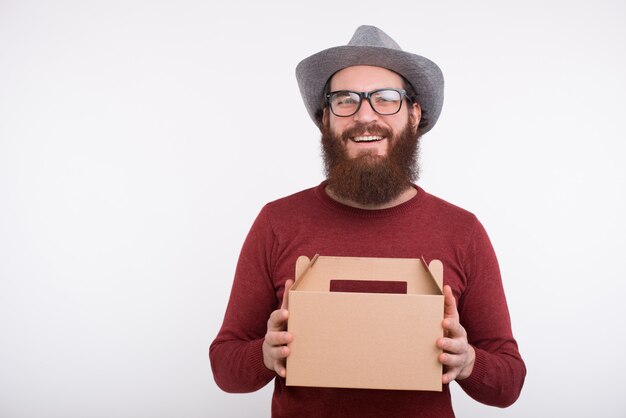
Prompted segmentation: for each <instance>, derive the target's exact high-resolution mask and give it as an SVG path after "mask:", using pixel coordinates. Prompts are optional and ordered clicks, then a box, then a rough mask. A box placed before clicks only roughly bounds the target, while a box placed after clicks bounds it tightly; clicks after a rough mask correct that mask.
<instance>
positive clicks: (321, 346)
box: [287, 255, 443, 391]
mask: <svg viewBox="0 0 626 418" xmlns="http://www.w3.org/2000/svg"><path fill="white" fill-rule="evenodd" d="M295 277H296V282H295V284H294V285H293V286H292V287H291V289H290V291H289V299H288V309H289V322H288V330H289V332H291V333H292V334H293V342H292V343H291V344H290V345H289V347H290V349H291V354H290V355H289V357H288V358H287V386H315V387H335V388H364V389H397V390H431V391H441V386H442V384H441V375H442V365H441V363H439V361H438V356H439V354H440V353H441V350H440V349H439V348H438V347H437V346H436V342H437V339H438V338H440V337H442V336H443V329H442V327H441V321H442V320H443V293H442V289H443V265H442V263H441V262H440V261H439V260H433V261H431V262H430V264H428V265H427V264H426V262H425V260H423V259H407V258H404V259H398V258H359V257H325V256H317V255H316V256H315V257H314V258H313V259H312V260H309V259H308V258H307V257H305V256H301V257H299V258H298V261H297V263H296V276H295ZM350 281H354V282H355V283H350ZM386 282H390V284H389V286H386ZM403 283H406V284H405V285H403ZM331 287H333V291H331ZM337 290H339V291H337ZM366 291H371V292H376V293H365V292H366ZM403 292H405V294H403Z"/></svg>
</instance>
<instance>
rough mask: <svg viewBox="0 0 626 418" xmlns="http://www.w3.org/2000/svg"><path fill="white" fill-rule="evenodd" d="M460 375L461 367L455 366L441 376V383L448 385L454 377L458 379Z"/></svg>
mask: <svg viewBox="0 0 626 418" xmlns="http://www.w3.org/2000/svg"><path fill="white" fill-rule="evenodd" d="M458 375H459V369H458V368H454V369H452V370H448V371H447V372H446V373H444V374H443V376H441V383H443V384H444V385H447V384H448V383H450V382H452V381H453V380H454V379H456V377H457V376H458Z"/></svg>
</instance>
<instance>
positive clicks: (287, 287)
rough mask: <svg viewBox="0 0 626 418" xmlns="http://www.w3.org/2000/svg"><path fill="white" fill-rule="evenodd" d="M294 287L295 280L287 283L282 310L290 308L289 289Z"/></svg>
mask: <svg viewBox="0 0 626 418" xmlns="http://www.w3.org/2000/svg"><path fill="white" fill-rule="evenodd" d="M292 285H293V280H291V279H289V280H287V281H286V282H285V292H284V293H283V303H282V304H281V305H280V309H288V307H289V289H291V286H292Z"/></svg>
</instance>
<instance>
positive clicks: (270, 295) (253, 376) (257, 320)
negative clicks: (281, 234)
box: [209, 207, 282, 393]
mask: <svg viewBox="0 0 626 418" xmlns="http://www.w3.org/2000/svg"><path fill="white" fill-rule="evenodd" d="M268 212H269V211H268V208H267V207H265V208H263V210H262V211H261V213H259V215H258V217H257V219H256V220H255V222H254V224H253V225H252V228H251V229H250V232H249V233H248V236H247V238H246V240H245V242H244V245H243V247H242V250H241V254H240V256H239V261H238V263H237V269H236V271H235V278H234V280H233V287H232V290H231V294H230V300H229V302H228V306H227V308H226V313H225V315H224V322H223V323H222V327H221V329H220V331H219V333H218V335H217V337H216V338H215V340H214V341H213V343H212V344H211V346H210V349H209V357H210V360H211V368H212V371H213V377H214V379H215V382H216V383H217V385H218V386H219V387H220V388H221V389H222V390H224V391H226V392H234V393H239V392H252V391H255V390H258V389H260V388H262V387H263V386H265V385H266V384H267V383H268V382H270V381H271V380H272V379H273V378H274V377H276V372H275V371H274V370H269V369H268V368H267V367H266V365H265V359H264V356H263V348H262V347H263V343H264V337H265V334H266V332H267V331H268V318H270V315H271V314H272V312H273V311H274V310H276V309H277V308H278V307H279V306H280V305H279V299H280V298H282V295H280V294H277V290H276V289H280V288H281V287H282V286H281V285H280V284H279V283H276V281H275V278H274V277H273V274H272V262H273V258H274V256H275V254H273V252H274V249H275V245H276V243H275V236H274V233H273V231H272V227H271V224H270V219H269V218H270V217H269V213H268ZM278 293H280V292H278Z"/></svg>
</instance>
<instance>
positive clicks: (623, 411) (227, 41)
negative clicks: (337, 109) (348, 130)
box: [0, 0, 626, 418]
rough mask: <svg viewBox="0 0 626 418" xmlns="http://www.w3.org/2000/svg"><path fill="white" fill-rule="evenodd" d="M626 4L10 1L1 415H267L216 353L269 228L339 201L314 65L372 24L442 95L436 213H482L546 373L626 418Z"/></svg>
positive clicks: (475, 407)
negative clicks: (213, 359)
mask: <svg viewBox="0 0 626 418" xmlns="http://www.w3.org/2000/svg"><path fill="white" fill-rule="evenodd" d="M624 22H626V4H625V3H624V2H623V1H622V0H615V1H609V0H604V1H593V2H592V1H571V0H568V1H565V0H563V1H552V2H550V1H541V0H530V1H529V0H526V1H507V2H504V1H496V0H494V1H466V2H461V1H459V2H452V1H438V2H433V1H428V2H426V1H415V0H412V1H403V2H382V1H380V0H378V1H345V2H339V1H315V2H307V3H304V2H302V3H301V2H294V1H292V2H288V1H285V2H271V1H248V2H242V1H230V2H228V4H226V3H224V2H220V3H214V2H211V1H188V0H185V1H176V2H174V1H159V2H155V1H121V0H119V1H101V2H88V1H78V0H75V1H54V2H52V1H51V2H44V1H41V2H36V1H7V0H2V1H0V416H2V417H11V418H13V417H16V418H17V417H63V418H68V417H151V418H152V417H218V416H219V417H262V416H268V415H269V410H270V397H271V385H270V386H268V387H266V388H265V389H263V390H261V391H259V392H257V393H254V394H244V395H232V394H226V393H223V392H221V391H220V390H219V389H218V388H217V386H216V385H215V383H214V382H213V378H212V375H211V371H210V366H209V361H208V356H207V348H208V345H209V344H210V342H211V341H212V339H213V338H214V336H215V334H216V333H217V331H218V329H219V326H220V325H221V321H222V316H223V313H224V309H225V306H226V303H227V300H228V295H229V291H230V285H231V280H232V276H233V272H234V268H235V264H236V261H237V256H238V253H239V250H240V247H241V244H242V242H243V239H244V237H245V235H246V233H247V231H248V228H249V227H250V225H251V223H252V221H253V219H254V217H255V216H256V214H257V213H258V211H259V210H260V208H261V207H262V205H263V204H264V203H266V202H268V201H270V200H273V199H276V198H279V197H282V196H285V195H287V194H291V193H293V192H296V191H299V190H301V189H304V188H308V187H311V186H314V185H316V184H318V183H319V182H320V181H321V180H322V171H321V160H320V158H319V154H320V149H319V133H318V132H317V130H316V128H315V126H314V125H313V123H312V122H311V121H310V120H309V118H308V116H307V114H306V111H305V109H304V106H303V104H302V101H301V99H300V96H299V92H298V89H297V84H296V80H295V77H294V69H295V66H296V64H297V63H298V62H299V61H300V60H301V59H303V58H305V57H307V56H309V55H311V54H313V53H315V52H318V51H320V50H322V49H325V48H328V47H332V46H337V45H341V44H345V43H347V41H348V40H349V39H350V37H351V36H352V33H353V32H354V30H355V29H356V27H357V26H358V25H359V24H374V25H377V26H379V27H380V28H382V29H383V30H385V31H386V32H387V33H388V34H390V35H391V36H392V37H393V38H394V39H396V40H397V41H398V43H399V44H400V45H401V46H402V47H403V48H404V49H405V50H408V51H411V52H415V53H419V54H422V55H424V56H426V57H429V58H431V59H432V60H434V61H435V62H437V63H438V64H439V65H440V67H441V68H442V70H443V72H444V75H445V78H446V99H445V103H444V110H443V113H442V115H441V118H440V120H439V122H438V124H437V126H436V127H435V129H434V130H433V131H431V132H430V133H428V134H427V135H425V136H424V138H423V153H422V164H423V176H422V179H421V180H420V184H421V185H422V187H424V188H425V189H426V190H427V191H429V192H431V193H433V194H435V195H438V196H440V197H442V198H444V199H446V200H448V201H450V202H453V203H455V204H457V205H459V206H462V207H464V208H466V209H468V210H470V211H472V212H474V213H476V214H477V215H478V217H479V219H481V221H482V222H483V223H484V225H485V226H486V228H487V231H489V233H490V236H491V238H492V241H493V244H494V246H495V248H496V252H497V254H498V256H499V260H500V263H501V269H502V272H503V279H504V285H505V288H506V291H507V295H508V301H509V308H510V311H511V316H512V320H513V327H514V332H515V335H516V337H517V339H518V342H519V346H520V350H521V352H522V355H523V356H524V359H525V361H526V363H527V367H528V376H527V380H526V384H525V387H524V390H523V392H522V395H521V397H520V399H519V400H518V401H517V403H516V404H514V405H513V406H512V407H510V408H508V409H505V410H501V409H496V408H491V407H486V406H482V405H480V404H478V403H476V402H474V401H473V400H471V399H470V398H468V397H467V396H466V395H465V394H464V393H463V392H462V391H460V390H459V388H458V386H456V385H453V392H454V393H453V399H454V405H455V408H456V412H457V415H458V416H460V417H478V416H479V417H555V416H561V417H589V416H595V417H624V416H626V401H625V400H624V395H623V389H624V383H623V382H624V374H625V373H626V363H625V362H624V360H623V359H624V347H625V346H626V337H625V336H624V329H625V328H626V327H625V326H624V316H625V313H626V308H625V307H624V305H625V304H624V302H623V299H624V294H625V292H626V284H625V283H626V280H625V279H626V257H625V256H624V252H625V250H626V221H625V220H624V213H626V196H625V190H626V169H625V167H624V162H623V161H624V155H625V151H626V146H625V145H624V144H625V142H626V135H625V130H624V127H623V121H624V118H625V115H626V76H625V74H626V48H625V46H626V25H625V24H624Z"/></svg>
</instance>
